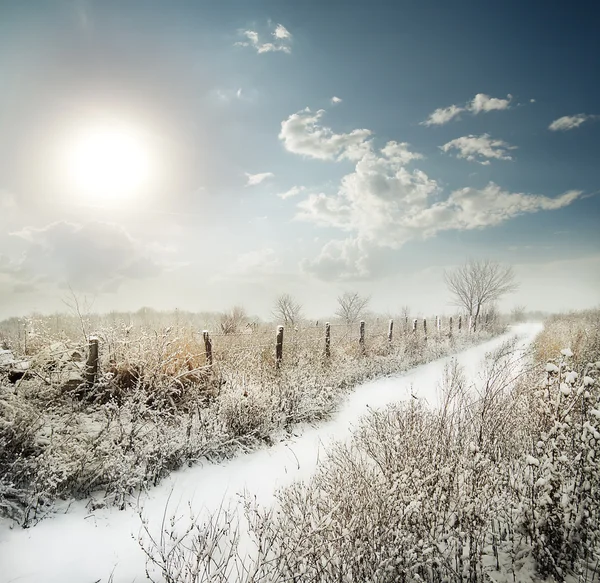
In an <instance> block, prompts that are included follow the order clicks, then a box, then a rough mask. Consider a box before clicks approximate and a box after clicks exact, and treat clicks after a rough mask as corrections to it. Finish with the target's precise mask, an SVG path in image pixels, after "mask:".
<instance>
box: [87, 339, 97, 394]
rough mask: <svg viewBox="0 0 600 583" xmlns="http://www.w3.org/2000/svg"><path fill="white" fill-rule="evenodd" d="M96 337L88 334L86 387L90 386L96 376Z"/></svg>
mask: <svg viewBox="0 0 600 583" xmlns="http://www.w3.org/2000/svg"><path fill="white" fill-rule="evenodd" d="M98 356H99V350H98V338H97V337H96V336H90V339H89V342H88V357H87V362H86V363H85V382H86V384H87V386H88V387H91V386H92V385H93V384H94V383H95V382H96V379H97V378H98V360H99V358H98Z"/></svg>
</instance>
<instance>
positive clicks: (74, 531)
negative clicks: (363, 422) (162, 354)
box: [0, 324, 542, 583]
mask: <svg viewBox="0 0 600 583" xmlns="http://www.w3.org/2000/svg"><path fill="white" fill-rule="evenodd" d="M541 329H542V325H541V324H522V325H518V326H515V327H514V328H512V330H511V331H510V332H509V333H508V334H505V335H503V336H500V337H498V338H496V339H494V340H492V341H490V342H486V343H484V344H482V345H480V346H476V347H474V348H470V349H468V350H466V351H464V352H462V353H460V354H458V355H456V356H455V357H452V358H456V359H457V360H458V362H459V364H460V365H461V366H462V367H463V369H464V372H465V375H466V376H467V378H469V379H470V380H471V381H472V382H477V378H478V370H479V369H480V365H481V362H482V360H483V358H484V356H485V354H486V353H487V352H489V351H491V350H494V349H495V348H497V347H499V346H500V345H501V344H502V343H503V342H505V341H506V340H507V339H508V338H510V337H513V336H515V335H518V336H519V337H520V338H521V340H520V346H521V347H526V346H528V345H529V344H530V343H531V341H532V340H533V339H534V338H535V336H536V335H537V333H538V332H539V331H540V330H541ZM450 358H451V357H447V358H443V359H440V360H437V361H434V362H431V363H429V364H426V365H423V366H420V367H417V368H415V369H412V370H411V371H409V372H407V373H405V374H402V375H399V376H394V377H389V378H382V379H378V380H375V381H372V382H369V383H366V384H364V385H361V386H359V387H357V388H356V389H355V390H354V391H353V392H352V394H351V395H349V397H348V398H347V400H346V402H345V404H344V406H343V407H342V408H341V409H340V411H339V412H338V413H337V414H336V415H335V417H334V418H333V419H331V420H330V421H329V422H327V423H323V424H320V425H318V426H317V427H298V428H296V430H295V434H294V436H293V437H292V438H291V439H286V440H283V441H281V442H279V443H277V444H276V445H274V446H273V447H270V448H264V449H262V450H259V451H257V452H255V453H252V454H249V455H245V456H240V457H238V458H235V459H233V460H230V461H227V462H224V463H222V464H206V465H204V466H195V467H192V468H188V469H185V470H181V471H178V472H174V473H173V474H172V475H171V476H169V477H168V478H166V479H165V480H163V482H162V483H161V484H160V486H158V487H156V488H154V489H153V490H151V491H150V492H149V493H148V494H145V495H144V496H143V498H142V499H141V500H140V505H141V507H142V508H143V515H144V516H145V517H146V518H148V520H149V523H150V529H151V530H154V529H155V528H154V527H156V528H160V523H161V521H162V519H163V516H164V515H165V508H166V506H167V504H168V509H167V510H166V516H167V517H168V516H171V515H173V514H177V515H184V516H186V517H187V516H189V514H190V509H189V507H190V506H191V512H193V513H194V515H196V514H202V513H203V512H207V513H211V512H214V511H217V510H218V509H219V507H221V506H225V507H228V506H232V505H235V504H236V503H237V501H238V499H239V496H238V494H240V493H243V492H248V493H250V494H251V495H253V496H256V499H257V500H258V502H260V503H262V504H268V503H269V502H270V500H271V499H272V496H273V493H274V492H275V491H276V489H278V488H280V487H283V486H286V485H288V484H290V483H292V482H293V481H295V480H302V479H306V478H308V477H309V476H310V475H311V474H312V473H313V472H314V470H315V467H316V466H317V464H318V462H319V460H322V459H323V458H324V457H325V456H326V451H327V448H328V446H329V445H330V444H331V443H332V441H335V440H344V439H347V438H348V436H349V435H350V432H351V430H352V427H353V426H354V425H355V424H356V422H357V421H358V420H359V419H360V417H361V416H362V415H363V414H364V413H365V412H366V411H367V410H368V409H369V408H380V407H383V406H385V405H386V404H388V403H391V402H394V401H401V400H406V399H410V398H412V397H416V398H418V399H423V400H425V401H426V402H427V403H429V404H430V405H432V406H435V404H436V402H437V398H438V392H437V387H438V383H439V381H440V379H441V377H442V374H443V371H444V367H445V365H446V364H447V363H448V362H449V361H450ZM411 395H412V397H411ZM63 510H64V513H61V514H56V515H54V516H53V517H51V518H49V519H47V520H44V521H42V522H41V523H40V524H38V525H37V526H35V527H34V528H31V529H25V530H24V529H20V528H18V527H17V528H14V529H11V528H9V526H8V524H6V523H0V583H8V582H17V581H18V582H19V583H33V582H36V583H37V582H47V583H59V582H60V583H71V582H72V583H88V582H89V583H97V582H99V581H102V582H104V581H108V579H109V576H110V574H111V572H112V573H113V581H114V582H115V583H121V582H122V583H131V582H132V581H143V580H145V555H144V553H143V552H142V550H141V549H140V547H139V544H138V542H137V537H138V534H139V532H140V519H139V516H138V512H137V510H136V509H133V508H128V509H126V510H124V511H119V510H118V509H116V508H113V507H111V508H102V509H97V510H95V511H93V512H91V511H89V510H88V509H87V508H86V502H74V503H72V504H70V505H69V506H68V507H67V506H65V507H64V509H63Z"/></svg>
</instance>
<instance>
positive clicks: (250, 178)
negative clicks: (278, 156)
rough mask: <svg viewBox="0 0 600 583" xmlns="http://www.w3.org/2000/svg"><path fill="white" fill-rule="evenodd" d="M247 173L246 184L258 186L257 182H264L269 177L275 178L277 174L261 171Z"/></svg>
mask: <svg viewBox="0 0 600 583" xmlns="http://www.w3.org/2000/svg"><path fill="white" fill-rule="evenodd" d="M245 174H246V186H256V185H257V184H260V183H261V182H264V181H265V180H268V179H269V178H273V177H274V176H275V174H273V173H272V172H260V173H258V174H249V173H248V172H246V173H245Z"/></svg>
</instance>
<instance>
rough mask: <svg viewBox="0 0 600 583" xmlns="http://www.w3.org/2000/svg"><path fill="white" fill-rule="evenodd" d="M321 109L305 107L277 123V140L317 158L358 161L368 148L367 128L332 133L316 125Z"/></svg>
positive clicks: (298, 152)
mask: <svg viewBox="0 0 600 583" xmlns="http://www.w3.org/2000/svg"><path fill="white" fill-rule="evenodd" d="M324 114H325V110H323V109H320V110H318V111H316V112H314V113H313V112H312V111H311V110H310V109H309V108H308V107H307V108H306V109H303V110H301V111H299V112H297V113H294V114H293V115H290V117H288V118H287V119H286V120H284V121H283V122H281V132H280V133H279V139H280V140H281V141H282V142H283V145H284V146H285V148H286V150H288V151H289V152H293V153H294V154H301V155H303V156H308V157H310V158H317V159H319V160H340V159H343V158H347V159H349V160H354V161H355V160H359V159H360V158H362V156H363V155H364V154H365V153H366V152H367V151H368V150H369V148H370V145H369V142H368V138H369V136H370V135H371V131H370V130H365V129H356V130H352V131H351V132H350V133H343V134H336V133H334V132H333V131H332V130H331V128H328V127H325V126H322V125H320V121H321V118H322V117H323V115H324Z"/></svg>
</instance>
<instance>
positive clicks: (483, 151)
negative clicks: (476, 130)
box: [440, 134, 516, 165]
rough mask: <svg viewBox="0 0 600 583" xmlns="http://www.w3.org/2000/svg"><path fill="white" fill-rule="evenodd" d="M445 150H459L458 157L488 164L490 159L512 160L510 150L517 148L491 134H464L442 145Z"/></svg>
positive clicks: (441, 147)
mask: <svg viewBox="0 0 600 583" xmlns="http://www.w3.org/2000/svg"><path fill="white" fill-rule="evenodd" d="M440 149H441V150H443V151H444V152H449V151H451V150H458V154H457V155H456V157H457V158H464V159H465V160H469V161H470V162H479V163H480V164H484V165H487V164H489V163H490V159H495V160H512V157H511V156H510V155H509V152H508V151H509V150H514V149H516V146H511V145H510V144H507V143H506V142H504V141H502V140H495V139H492V138H491V137H490V135H489V134H483V135H481V136H473V135H470V136H462V137H461V138H456V139H454V140H451V141H450V142H448V143H446V144H444V145H443V146H440Z"/></svg>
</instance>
